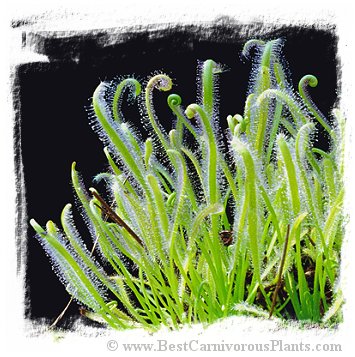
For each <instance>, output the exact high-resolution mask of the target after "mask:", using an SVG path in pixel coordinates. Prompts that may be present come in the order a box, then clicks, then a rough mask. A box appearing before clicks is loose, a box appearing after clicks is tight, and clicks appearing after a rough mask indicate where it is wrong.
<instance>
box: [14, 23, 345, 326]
mask: <svg viewBox="0 0 355 357" xmlns="http://www.w3.org/2000/svg"><path fill="white" fill-rule="evenodd" d="M241 30H242V31H241ZM115 36H116V37H115ZM253 37H254V38H255V37H257V38H262V39H272V38H277V37H283V38H284V39H285V45H284V48H283V53H284V55H285V57H286V60H287V62H288V64H289V68H290V76H291V80H292V82H293V83H294V86H295V87H296V85H297V83H298V81H299V80H300V78H301V77H302V76H303V75H305V74H314V75H316V76H317V77H318V79H319V85H318V87H317V88H314V89H311V94H312V97H313V99H314V101H315V102H316V103H317V105H318V107H319V108H320V109H321V110H322V111H323V112H324V113H325V114H326V115H327V114H329V113H330V110H331V108H332V107H333V106H334V104H335V102H336V98H337V91H339V88H338V83H337V70H336V67H337V59H336V46H337V37H336V32H335V29H334V28H333V27H328V28H323V29H319V28H318V29H316V28H312V27H292V26H289V27H283V28H277V27H275V26H274V28H272V29H269V30H266V29H265V27H264V26H263V25H262V24H259V25H255V24H254V25H253V27H250V28H247V27H246V26H243V27H241V26H239V25H238V24H236V23H232V22H228V21H227V22H225V21H222V22H218V21H217V22H216V23H213V24H210V25H205V26H204V27H197V26H186V27H181V26H172V25H170V26H167V27H166V28H165V29H164V30H159V31H157V30H153V29H144V30H137V29H135V30H134V31H133V30H132V29H126V30H122V31H117V34H116V35H112V32H111V33H110V32H108V31H97V32H96V33H95V34H94V33H91V34H79V35H73V36H69V35H66V36H65V37H58V36H56V34H55V33H39V32H38V33H36V32H32V33H28V32H27V33H25V32H24V36H23V38H24V42H26V41H29V39H31V42H32V46H34V48H35V50H36V51H37V52H38V53H42V54H46V55H47V56H48V57H49V59H50V62H49V63H29V64H24V65H21V66H18V67H17V68H16V70H15V81H14V89H15V90H14V97H15V103H16V108H17V109H18V118H17V122H16V126H15V130H16V148H15V151H16V152H17V154H21V155H22V159H23V174H24V179H25V192H26V196H25V199H24V200H23V201H22V202H20V204H22V205H26V209H27V215H28V220H29V219H30V218H35V219H36V220H37V222H39V223H40V224H41V225H45V223H46V221H47V220H49V219H51V220H53V221H54V222H56V223H59V222H60V213H61V210H62V209H63V207H64V205H65V204H66V203H68V202H71V203H74V194H73V190H72V188H71V185H70V167H71V163H72V162H73V161H76V162H77V169H78V170H79V171H80V172H81V174H82V175H83V177H84V180H85V183H86V185H87V186H90V185H92V178H93V176H94V175H95V174H97V173H99V172H102V171H104V170H105V167H106V165H107V164H106V159H105V156H104V154H103V151H102V148H103V145H102V143H101V142H100V140H99V139H98V137H97V135H96V134H95V133H94V132H93V131H92V129H91V128H90V125H89V121H88V118H87V113H86V111H85V109H84V108H85V106H87V105H89V104H90V100H89V99H90V97H91V96H92V93H93V91H94V90H95V88H96V86H97V85H98V84H99V82H100V80H110V79H112V78H113V77H115V76H116V75H135V76H136V77H137V78H138V79H144V78H146V77H147V76H149V75H151V74H152V73H153V72H154V71H156V70H159V71H163V72H165V73H166V74H168V75H170V76H171V77H172V78H173V80H174V83H175V84H176V85H174V87H173V90H172V91H171V92H170V93H178V94H180V95H181V96H182V99H183V105H184V106H187V105H188V104H190V103H192V102H194V101H195V100H196V67H197V60H202V61H203V60H206V59H208V58H211V59H213V60H214V61H216V62H218V63H222V64H225V65H226V66H227V68H228V69H229V71H227V72H225V73H223V74H222V75H221V76H220V82H219V83H220V119H221V121H222V122H223V125H225V124H224V122H225V118H226V117H227V115H228V114H232V115H234V114H236V113H242V112H243V105H244V101H245V96H246V90H247V84H248V78H249V71H250V67H251V63H250V62H248V61H246V60H242V59H241V58H240V52H241V49H242V46H243V44H244V42H245V41H246V40H248V39H250V38H253ZM112 39H113V40H112ZM109 40H110V42H111V43H109ZM170 93H159V92H157V93H156V94H155V97H154V100H155V102H156V103H157V113H158V117H159V118H160V120H162V121H163V124H164V125H165V126H166V127H167V128H169V125H170V122H171V120H172V118H173V115H172V114H171V113H170V111H169V109H168V108H167V105H166V104H165V103H166V98H167V96H168V94H170ZM124 112H125V113H126V115H125V116H126V119H127V120H130V121H135V122H136V123H137V124H138V125H140V124H139V123H140V122H139V112H138V107H137V106H136V105H133V106H130V107H128V106H124ZM17 164H18V161H17ZM17 170H18V171H17V174H18V175H20V171H19V170H20V167H19V166H18V167H17ZM77 221H80V217H79V216H77ZM79 228H80V225H79ZM82 232H83V235H84V237H86V236H87V232H86V231H85V228H82ZM25 244H26V245H27V266H26V308H25V315H26V317H27V318H30V319H38V318H46V319H48V322H51V320H53V318H55V317H56V316H57V315H58V314H59V313H60V312H61V310H62V309H63V307H64V305H65V304H66V302H67V301H68V299H69V297H68V294H67V293H66V291H65V289H64V287H63V286H62V285H61V283H60V282H59V280H58V279H57V277H56V276H55V274H54V272H53V271H52V269H51V265H50V263H49V260H48V258H47V257H46V255H45V253H44V251H43V250H42V248H41V246H40V244H39V243H38V241H37V240H36V239H35V238H34V231H33V230H32V228H31V227H27V242H26V243H25ZM77 315H78V306H77V305H76V304H75V303H73V304H72V306H71V308H70V309H69V311H68V313H67V315H66V316H67V317H70V316H71V317H73V316H74V317H75V316H77ZM62 324H63V322H62ZM68 324H69V325H70V323H69V322H68V321H66V322H65V326H67V325H68Z"/></svg>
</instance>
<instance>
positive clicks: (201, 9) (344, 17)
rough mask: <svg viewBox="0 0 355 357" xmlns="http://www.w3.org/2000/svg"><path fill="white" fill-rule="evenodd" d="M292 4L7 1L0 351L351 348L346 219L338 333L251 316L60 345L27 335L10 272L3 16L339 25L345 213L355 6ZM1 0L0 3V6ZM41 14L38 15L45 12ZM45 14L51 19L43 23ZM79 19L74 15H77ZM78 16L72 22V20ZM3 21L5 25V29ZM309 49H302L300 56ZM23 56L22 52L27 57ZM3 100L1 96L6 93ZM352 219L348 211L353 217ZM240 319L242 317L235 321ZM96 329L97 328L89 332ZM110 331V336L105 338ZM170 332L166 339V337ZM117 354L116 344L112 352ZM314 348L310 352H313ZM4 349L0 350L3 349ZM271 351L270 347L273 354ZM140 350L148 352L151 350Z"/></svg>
mask: <svg viewBox="0 0 355 357" xmlns="http://www.w3.org/2000/svg"><path fill="white" fill-rule="evenodd" d="M295 3H296V4H293V3H290V2H289V1H288V2H286V1H273V2H271V1H250V0H248V1H245V2H240V1H223V0H218V1H213V2H212V1H211V2H209V1H194V2H192V1H185V0H184V1H182V0H180V1H175V2H172V1H170V2H168V1H140V2H139V1H132V0H131V1H127V2H125V3H122V2H121V3H120V2H119V0H116V1H102V0H100V1H95V2H93V1H91V2H90V1H73V0H65V1H64V0H62V1H51V2H50V1H28V2H27V1H25V0H23V1H19V0H13V1H11V2H10V3H8V4H7V5H6V6H7V8H6V9H1V11H0V12H1V14H2V16H4V15H6V17H5V18H4V19H3V18H2V19H1V26H2V28H1V30H2V31H1V34H2V35H3V36H2V37H3V38H4V39H5V44H4V46H2V47H3V48H5V51H2V54H1V62H2V63H1V97H0V98H1V103H2V107H1V113H2V115H1V119H0V125H1V129H0V135H1V137H0V160H1V161H0V162H1V173H0V179H1V185H0V188H1V191H0V192H1V194H0V199H1V200H2V204H1V205H0V207H1V208H0V209H1V212H0V219H1V227H2V228H3V227H5V229H4V228H3V229H2V230H1V237H0V239H1V240H2V243H1V253H2V254H1V255H0V264H1V269H0V272H1V280H0V281H1V283H2V289H1V293H0V296H1V304H0V307H1V308H2V309H1V315H0V316H1V319H0V324H1V336H2V341H5V345H3V344H2V343H1V344H0V348H1V350H2V352H5V351H7V352H9V353H11V354H14V353H15V352H24V353H26V354H30V355H31V354H32V353H33V354H36V355H37V356H42V355H43V356H44V355H46V356H47V355H48V354H50V355H53V354H55V355H56V354H59V353H60V354H63V353H70V354H74V353H80V354H83V355H85V356H91V355H102V354H105V353H110V354H111V355H112V353H113V352H110V351H108V350H107V348H106V343H107V341H108V340H109V338H111V339H112V338H114V339H117V340H118V341H126V342H130V341H131V342H137V341H138V339H139V340H143V341H142V342H149V341H153V340H154V341H155V340H156V339H159V338H169V341H171V342H173V341H175V340H176V341H180V342H181V341H183V340H184V339H192V338H198V339H200V340H201V341H202V340H203V341H204V342H206V341H212V342H218V341H219V340H220V341H221V340H222V339H224V340H225V342H236V343H241V342H260V343H262V342H267V340H268V336H269V337H270V336H272V338H285V339H288V340H289V341H294V340H295V338H296V339H298V340H300V339H302V340H303V341H307V340H309V341H312V342H314V341H318V340H319V341H323V342H328V341H331V340H334V342H337V343H339V342H341V343H342V345H343V352H344V350H347V351H351V350H352V351H353V350H354V347H353V346H351V339H352V338H353V329H352V318H351V317H352V314H354V302H353V301H352V300H354V298H353V297H354V296H355V295H354V288H353V286H354V283H353V276H352V274H351V273H352V272H353V271H355V267H354V265H355V259H354V258H355V257H354V255H355V249H354V242H353V241H352V240H353V239H351V238H352V235H353V233H354V232H355V229H354V222H352V221H351V219H350V222H349V224H348V229H347V236H346V242H345V243H344V247H343V266H342V276H343V281H342V287H343V291H344V295H345V296H347V297H348V299H347V303H346V305H345V308H344V312H345V322H344V323H343V324H342V326H341V328H340V331H338V332H336V333H335V334H334V335H333V337H330V336H329V334H327V333H324V331H323V332H322V331H320V332H319V331H316V330H314V331H307V332H300V331H298V332H296V331H292V330H291V329H287V330H280V331H274V332H273V333H272V334H271V335H270V332H267V331H270V327H271V330H272V329H275V328H276V326H275V324H274V323H273V322H270V321H266V322H265V323H261V322H260V321H259V320H258V321H255V320H253V319H238V318H237V319H234V318H233V319H230V320H229V321H226V322H224V323H221V324H216V325H214V326H211V327H210V328H208V329H207V330H203V329H202V327H199V326H197V327H196V328H194V329H184V330H182V331H179V332H174V333H168V332H167V331H165V330H162V331H160V332H159V333H158V334H155V335H154V336H150V335H149V334H148V333H146V332H143V331H127V332H122V333H118V332H107V333H106V335H105V336H101V337H98V338H90V339H88V338H87V337H81V336H80V335H78V334H68V335H66V338H65V339H64V340H63V341H61V342H60V343H56V342H55V341H56V336H53V335H51V334H43V335H41V336H40V337H38V338H28V337H26V336H25V334H24V331H25V329H26V326H24V321H23V319H22V306H23V301H22V290H21V289H22V281H21V279H19V277H17V276H16V252H15V246H14V213H15V184H14V164H13V143H12V124H13V123H12V119H13V113H12V107H11V94H10V92H9V90H10V87H9V80H8V73H9V71H8V69H9V65H10V63H12V64H13V63H15V62H18V61H22V60H24V59H23V58H22V56H23V53H20V52H19V51H18V50H19V43H16V39H17V40H18V39H19V37H18V36H17V37H16V35H15V33H16V31H14V30H12V31H10V28H9V25H8V24H9V20H10V19H14V18H21V17H22V18H23V17H28V18H31V17H32V16H34V15H36V16H37V21H38V23H39V26H46V24H48V23H50V26H51V29H57V30H63V31H65V30H83V29H92V28H94V27H96V28H104V27H107V28H109V27H115V26H117V24H120V26H128V25H132V24H133V25H134V24H137V23H140V24H153V23H155V24H156V23H159V22H161V23H166V22H180V23H181V22H182V23H183V22H191V21H195V22H204V21H211V20H214V19H215V17H216V16H217V15H218V14H226V15H229V16H233V17H236V18H237V19H238V20H239V21H241V22H245V23H247V22H250V21H253V20H255V19H260V18H264V19H265V20H267V21H270V22H275V21H277V22H280V23H291V24H297V23H319V21H321V22H322V21H323V22H327V21H328V20H329V19H332V20H333V22H335V23H336V25H337V26H338V31H339V32H338V33H339V56H340V59H341V63H342V68H341V71H342V93H341V109H342V111H343V112H344V113H345V115H346V117H347V120H348V128H347V135H348V136H347V143H348V145H347V151H348V157H347V161H346V162H347V165H346V168H347V174H346V179H347V183H346V187H347V196H346V197H347V198H348V202H347V204H348V209H349V212H350V213H351V210H352V208H353V207H354V205H353V203H352V202H351V197H354V195H353V188H352V186H353V182H355V176H354V172H353V171H354V170H352V169H351V168H354V167H355V165H354V156H353V155H352V154H351V151H350V150H351V135H352V133H353V124H352V121H351V119H352V116H353V113H354V112H355V111H354V99H352V98H355V96H354V86H353V85H352V83H354V82H352V81H353V80H354V70H353V63H352V62H353V58H354V57H353V56H352V55H353V54H354V45H353V40H352V38H351V37H352V33H351V32H352V31H351V30H350V29H351V28H352V27H353V19H352V18H351V16H352V14H353V11H352V9H351V5H346V4H349V3H350V2H348V1H344V2H343V3H342V2H341V1H337V2H336V3H335V4H334V1H313V2H311V1H309V0H308V1H307V0H297V1H295ZM2 6H4V5H2ZM43 14H44V16H43ZM48 18H51V20H50V22H48ZM78 18H80V21H77V19H78ZM75 20H76V21H75ZM3 27H4V28H3ZM305 55H307V54H305ZM26 58H27V55H26ZM5 98H6V99H7V100H6V101H5V100H4V99H5ZM351 218H352V219H353V217H351ZM241 320H243V323H242V324H241V322H242V321H241ZM92 332H93V334H95V331H92ZM108 335H110V337H108ZM166 336H168V337H166ZM117 353H119V350H117ZM312 353H314V352H312ZM2 354H3V353H2ZM272 354H275V353H272ZM146 355H150V354H149V353H148V354H147V353H146Z"/></svg>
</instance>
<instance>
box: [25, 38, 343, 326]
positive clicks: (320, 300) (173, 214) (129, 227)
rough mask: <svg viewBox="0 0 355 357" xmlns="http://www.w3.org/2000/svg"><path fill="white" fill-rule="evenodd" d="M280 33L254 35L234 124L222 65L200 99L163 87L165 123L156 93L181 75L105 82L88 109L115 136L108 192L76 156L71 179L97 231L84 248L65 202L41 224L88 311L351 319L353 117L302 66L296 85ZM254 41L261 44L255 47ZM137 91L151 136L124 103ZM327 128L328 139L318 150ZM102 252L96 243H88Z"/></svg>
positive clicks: (207, 73) (40, 232)
mask: <svg viewBox="0 0 355 357" xmlns="http://www.w3.org/2000/svg"><path fill="white" fill-rule="evenodd" d="M281 45H282V42H281V41H280V40H272V41H268V42H263V41H260V40H250V41H248V42H247V43H246V44H245V46H244V49H243V55H244V56H246V57H249V56H250V54H251V53H253V69H252V74H251V77H250V85H249V91H248V95H247V98H246V101H245V108H244V112H243V113H239V114H235V115H234V113H231V114H232V115H229V116H228V118H226V120H227V122H228V129H227V131H226V132H224V131H223V130H222V129H221V126H220V124H221V122H222V121H223V120H225V119H223V118H220V117H219V114H218V100H217V99H216V98H217V88H216V84H217V80H218V76H219V74H220V73H221V72H222V70H223V69H222V67H221V66H220V65H219V64H217V63H215V62H214V61H213V60H207V61H205V62H203V63H202V64H201V66H200V67H199V68H198V90H199V91H198V94H197V98H198V99H197V102H196V103H191V104H189V105H188V106H187V107H185V108H184V107H183V106H182V105H181V103H182V100H181V97H180V96H179V95H178V94H170V95H169V96H168V97H167V105H168V106H169V107H170V109H171V112H172V114H173V115H174V116H175V120H172V129H171V130H170V131H169V132H166V131H165V130H164V129H163V126H162V125H161V123H160V122H159V119H158V118H157V115H156V113H155V111H154V105H153V95H154V92H155V91H157V90H158V91H163V92H168V91H171V89H172V85H173V83H172V80H171V78H169V77H168V76H167V75H165V74H156V75H154V76H152V77H151V78H149V79H148V80H147V83H146V84H145V86H144V88H143V89H142V87H141V84H140V83H139V82H138V81H137V80H136V79H134V78H125V79H123V80H121V81H116V80H114V81H112V82H102V83H101V84H100V85H99V86H98V87H97V89H96V90H95V93H94V95H93V98H92V111H91V115H90V119H91V120H92V122H93V126H94V129H95V130H96V131H97V133H98V134H99V136H100V138H101V139H102V140H103V142H104V143H105V145H106V146H105V148H104V152H105V155H106V157H107V160H108V163H109V165H110V170H109V171H108V172H105V173H100V174H99V175H98V176H97V177H96V179H97V180H101V179H103V180H105V182H106V183H107V192H105V193H102V192H98V190H97V189H95V188H89V189H88V190H87V189H86V188H85V186H84V183H83V181H82V180H81V178H80V176H79V173H78V172H77V170H76V164H75V163H73V165H72V184H73V187H74V189H75V192H76V195H77V197H78V202H79V203H80V205H79V210H80V212H81V214H82V216H83V218H84V220H85V223H86V224H87V226H88V228H89V231H90V233H91V236H92V242H93V247H87V246H86V245H84V243H83V240H82V238H81V237H80V235H79V233H78V231H77V229H76V227H75V223H74V221H73V216H72V206H71V204H68V205H66V206H65V207H64V210H63V212H62V215H61V228H59V227H58V226H57V225H55V224H54V223H53V222H52V221H49V222H48V223H47V225H46V228H42V227H41V226H40V225H39V224H38V223H37V222H36V221H35V220H33V219H32V220H31V225H32V226H33V228H34V229H35V231H36V232H37V238H38V240H39V242H40V243H41V245H42V246H43V248H44V249H45V251H46V253H47V254H48V256H49V257H50V259H51V262H52V264H53V267H54V270H55V272H56V273H57V275H58V277H59V278H60V279H61V281H62V282H63V284H64V285H65V287H66V290H67V291H68V293H69V294H70V295H71V296H72V297H73V298H74V299H75V300H76V301H77V302H78V303H79V304H80V305H82V306H83V307H84V310H82V311H84V312H83V313H84V314H85V315H86V316H88V317H90V318H92V319H95V320H97V321H101V322H102V323H105V324H107V325H108V326H110V327H112V328H115V329H126V328H133V327H144V328H148V329H153V330H154V329H157V328H159V327H160V326H162V325H165V326H168V327H169V328H174V329H176V328H179V327H180V326H181V325H182V324H192V323H199V322H202V323H212V322H214V321H216V320H218V319H221V318H225V317H228V316H232V315H238V314H249V315H257V316H266V317H271V316H276V317H278V318H281V319H285V320H300V321H301V320H302V321H309V322H313V323H319V324H320V325H330V324H332V323H337V322H339V321H340V320H341V313H340V306H341V303H342V296H341V292H340V290H339V289H338V287H337V281H338V279H339V265H340V251H341V244H342V239H343V233H344V232H343V229H344V227H343V222H344V216H343V199H344V186H343V169H344V164H343V155H344V141H343V138H344V119H343V117H342V115H341V113H340V112H339V110H334V111H333V116H332V119H331V120H328V119H326V117H325V116H324V115H323V114H322V113H321V112H320V111H319V110H318V108H317V107H316V105H315V104H314V103H313V101H312V99H311V97H310V95H309V93H308V87H315V86H317V78H316V77H314V76H313V75H305V76H304V77H303V78H302V79H301V80H300V82H299V85H298V91H295V90H294V89H293V87H292V85H291V84H290V82H289V80H288V79H287V77H286V74H285V68H284V66H283V63H284V62H283V60H282V57H281V54H280V53H281ZM252 48H253V50H252V51H251V49H252ZM125 91H129V92H130V96H131V97H132V98H136V99H138V102H139V105H140V109H141V114H142V122H143V123H144V126H145V128H148V132H149V137H148V138H147V139H146V140H142V139H141V135H140V133H139V130H138V128H135V127H134V126H133V125H132V123H130V122H128V121H126V120H125V119H124V117H123V113H122V111H121V109H120V108H121V103H122V95H123V93H124V92H125ZM319 129H321V130H322V132H324V133H325V135H326V136H327V137H328V140H329V143H330V149H329V150H327V151H323V150H321V149H319V148H317V146H316V142H315V140H314V136H315V132H316V131H317V130H319ZM92 248H93V249H92Z"/></svg>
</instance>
